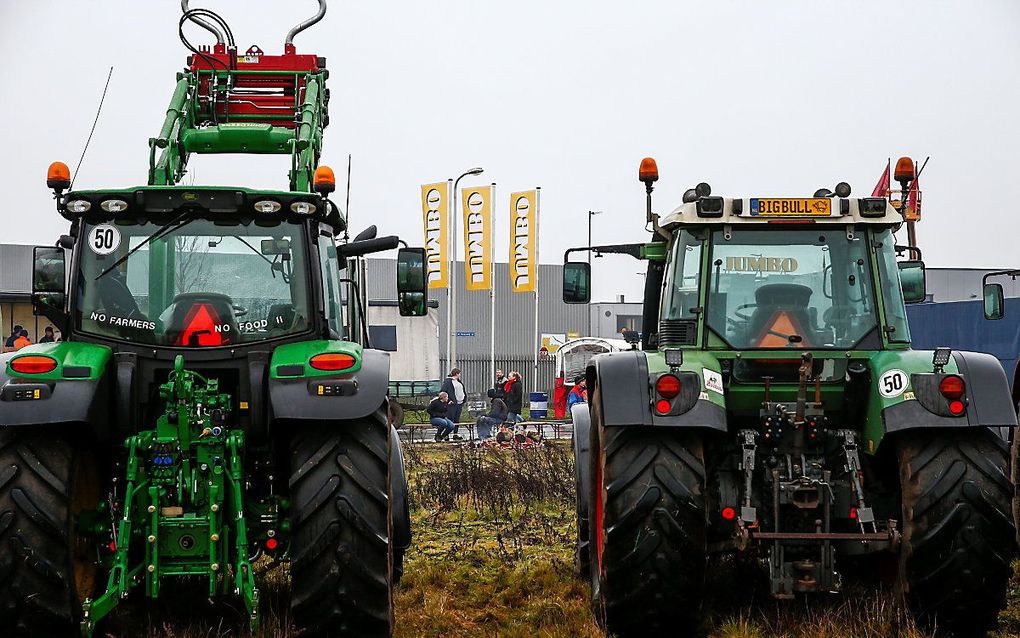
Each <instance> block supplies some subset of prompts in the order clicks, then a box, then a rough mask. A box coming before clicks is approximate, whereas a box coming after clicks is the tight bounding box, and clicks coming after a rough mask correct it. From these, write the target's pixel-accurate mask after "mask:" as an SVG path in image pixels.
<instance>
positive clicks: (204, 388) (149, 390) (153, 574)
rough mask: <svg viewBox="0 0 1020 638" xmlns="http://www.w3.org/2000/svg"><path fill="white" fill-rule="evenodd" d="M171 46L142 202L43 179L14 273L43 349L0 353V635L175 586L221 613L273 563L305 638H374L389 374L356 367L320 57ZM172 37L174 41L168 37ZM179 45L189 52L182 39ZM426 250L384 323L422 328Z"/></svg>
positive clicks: (386, 578) (252, 601)
mask: <svg viewBox="0 0 1020 638" xmlns="http://www.w3.org/2000/svg"><path fill="white" fill-rule="evenodd" d="M319 4H320V9H319V13H318V14H317V16H316V18H313V19H312V20H310V21H307V22H305V23H302V24H301V25H298V27H295V29H294V30H292V31H291V33H290V34H289V35H288V38H287V43H286V46H285V51H284V54H283V55H277V56H272V55H266V54H264V53H262V52H261V50H259V49H258V48H257V47H252V48H250V49H248V51H247V52H245V53H243V54H239V53H238V51H237V49H236V46H235V45H234V42H233V36H232V34H231V33H230V31H229V27H227V26H226V24H225V23H224V22H223V21H222V19H220V18H219V17H218V16H216V15H215V14H213V13H211V12H209V11H205V10H202V9H193V10H189V9H187V3H186V2H185V3H184V5H185V7H184V8H185V13H184V15H183V17H182V18H181V24H182V27H183V25H184V23H185V22H186V21H189V20H190V21H195V22H198V23H199V25H200V26H203V27H205V28H208V29H209V30H210V31H211V32H212V33H213V34H214V35H216V37H217V43H216V44H215V45H212V46H203V47H201V48H196V47H191V45H190V44H189V47H190V48H191V49H192V52H193V55H192V56H191V57H189V60H188V67H187V69H186V70H185V71H184V72H182V73H180V74H179V76H178V82H177V88H176V90H175V91H174V94H173V99H172V101H171V104H170V107H169V109H168V111H167V116H166V120H165V123H164V125H163V128H162V130H161V132H160V134H159V136H158V137H155V138H152V139H150V140H149V149H150V166H149V183H148V185H146V186H141V187H135V188H120V189H104V190H77V189H74V188H72V187H71V185H70V179H69V174H68V171H67V167H66V166H64V165H62V164H60V163H55V164H54V165H53V166H51V169H50V174H49V176H48V179H47V183H48V186H49V187H50V188H52V189H53V190H54V194H55V196H56V201H57V210H58V211H59V213H60V214H61V215H62V216H63V217H64V218H65V219H66V220H67V221H68V222H70V231H69V233H68V234H67V235H65V236H62V237H61V238H60V240H59V241H58V242H57V246H56V247H39V248H36V251H35V257H34V259H35V276H34V284H33V302H34V304H35V307H36V309H37V312H39V313H41V314H44V315H45V316H46V317H48V318H49V319H50V320H51V321H52V322H53V323H54V325H57V326H59V328H60V330H61V332H62V333H63V336H64V341H62V342H58V343H50V344H39V345H34V346H31V347H27V348H24V349H22V350H20V351H18V352H16V353H9V354H5V355H3V356H2V357H0V546H2V547H3V548H4V550H3V552H0V626H2V627H4V629H5V631H4V634H5V635H12V634H14V635H35V636H68V635H72V634H75V633H79V632H80V633H81V635H83V636H91V635H92V634H93V632H94V631H96V630H97V624H98V623H100V622H101V621H102V620H103V619H104V617H106V616H107V615H108V614H110V612H111V611H112V610H113V609H114V607H115V606H116V605H117V604H118V603H120V602H121V601H122V600H124V599H126V598H128V597H129V596H131V595H135V596H137V597H142V598H148V599H154V598H156V597H158V596H160V594H161V591H163V590H164V589H165V588H167V587H168V586H170V585H175V586H177V587H178V589H180V588H182V587H184V588H191V589H192V590H193V591H199V592H202V597H205V596H208V598H210V599H213V598H218V597H233V599H234V600H236V601H239V602H240V605H241V606H242V608H243V609H244V613H245V618H246V619H247V622H248V623H249V624H250V626H251V629H252V630H255V629H256V628H257V626H258V621H259V590H258V586H257V582H256V571H257V570H259V569H266V568H269V567H271V566H272V565H274V564H276V563H278V562H280V561H288V562H289V575H290V583H291V601H290V608H291V613H290V618H291V619H292V620H293V622H294V623H295V625H297V627H298V628H299V629H301V630H302V631H304V632H305V633H306V634H307V635H324V636H325V635H329V636H359V637H364V636H389V635H391V632H392V624H393V612H392V604H391V602H392V587H393V584H394V582H395V581H396V580H398V579H399V577H400V574H401V572H402V556H403V552H404V550H405V549H406V548H407V546H408V545H409V543H410V519H409V517H408V511H407V486H406V480H405V476H404V468H403V460H402V456H401V449H400V442H399V439H398V438H397V436H396V433H395V431H394V430H393V428H392V427H391V425H390V423H389V422H388V420H387V399H386V392H387V386H388V382H389V360H388V355H387V354H386V353H385V352H382V351H379V350H375V349H373V348H372V347H371V343H370V341H369V336H368V328H367V326H366V323H365V320H366V316H365V312H364V290H363V286H359V280H360V279H361V278H362V274H361V272H362V271H361V270H360V268H359V259H360V258H361V257H362V256H363V255H365V254H368V253H372V252H378V251H381V250H390V249H395V248H397V247H398V243H399V240H398V238H396V237H378V238H377V237H375V236H374V233H375V231H374V227H373V229H370V230H369V231H368V232H365V233H362V235H360V236H359V237H357V238H355V239H354V240H349V239H348V231H347V218H346V216H345V215H344V214H343V213H341V211H340V210H339V208H338V207H337V206H336V205H335V204H334V203H333V201H332V200H330V199H329V194H330V192H332V191H333V190H334V186H335V184H334V179H333V174H332V171H331V170H330V169H328V168H327V167H325V166H319V154H320V150H321V143H322V131H323V128H324V127H325V126H326V123H327V101H328V98H329V93H328V91H327V90H326V88H325V86H324V83H325V80H326V78H327V71H326V69H325V61H324V60H323V59H322V58H319V57H317V56H315V55H307V54H298V53H297V52H296V51H295V49H294V45H293V42H292V40H293V37H294V35H296V34H297V33H298V32H300V31H301V30H302V29H303V28H306V27H307V26H309V25H310V24H314V22H315V21H316V20H317V19H318V18H321V17H322V15H323V13H324V12H325V3H324V2H323V1H320V3H319ZM182 39H183V31H182ZM185 42H186V44H187V41H186V40H185ZM194 153H263V154H268V153H273V154H282V155H287V156H289V157H290V160H291V162H290V186H289V188H288V189H287V190H280V191H266V190H253V189H249V188H241V187H220V186H183V185H181V184H180V182H181V179H182V177H183V176H184V174H185V171H186V167H187V162H188V159H189V157H190V156H191V155H192V154H194ZM423 261H424V251H423V250H421V249H412V248H404V249H401V251H400V254H399V258H398V290H399V292H400V300H401V303H400V308H401V314H404V315H421V314H423V313H424V311H425V307H426V303H427V299H426V294H427V291H426V289H425V286H424V264H423Z"/></svg>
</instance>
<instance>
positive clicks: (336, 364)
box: [308, 352, 358, 371]
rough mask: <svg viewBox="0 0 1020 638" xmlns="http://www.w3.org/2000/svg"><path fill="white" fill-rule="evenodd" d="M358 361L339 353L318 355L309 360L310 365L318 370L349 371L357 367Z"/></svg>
mask: <svg viewBox="0 0 1020 638" xmlns="http://www.w3.org/2000/svg"><path fill="white" fill-rule="evenodd" d="M357 363H358V360H357V359H355V358H354V357H353V356H352V355H349V354H343V353H339V352H326V353H323V354H317V355H315V356H314V357H312V358H311V359H309V360H308V365H310V366H312V367H313V368H315V369H316V370H333V371H338V370H348V369H350V368H353V367H354V366H355V365H357Z"/></svg>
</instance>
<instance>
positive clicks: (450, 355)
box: [446, 167, 485, 373]
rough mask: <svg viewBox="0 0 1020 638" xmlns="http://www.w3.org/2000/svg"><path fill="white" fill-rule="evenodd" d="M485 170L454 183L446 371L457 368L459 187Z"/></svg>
mask: <svg viewBox="0 0 1020 638" xmlns="http://www.w3.org/2000/svg"><path fill="white" fill-rule="evenodd" d="M484 170H485V169H483V168H481V167H475V168H472V169H468V170H466V171H464V172H463V173H461V176H460V177H458V178H457V179H456V180H454V182H453V193H451V195H450V196H451V197H452V198H453V219H451V220H450V235H451V237H450V255H451V259H450V293H449V294H448V295H447V296H446V317H447V322H448V325H449V329H450V334H449V335H447V337H446V371H447V373H449V371H450V370H453V369H454V368H456V367H457V200H459V199H460V196H459V195H458V194H457V185H458V184H460V180H461V179H463V178H465V177H467V176H468V175H481V174H482V171H484Z"/></svg>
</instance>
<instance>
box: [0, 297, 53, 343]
mask: <svg viewBox="0 0 1020 638" xmlns="http://www.w3.org/2000/svg"><path fill="white" fill-rule="evenodd" d="M0 315H2V320H3V321H2V324H3V326H2V329H0V333H2V336H3V340H4V341H6V340H7V337H8V336H9V335H10V334H11V330H13V329H14V326H15V325H20V326H21V327H23V328H24V329H25V330H28V338H29V339H31V340H32V343H36V342H38V341H39V338H40V337H42V336H43V331H44V330H45V329H46V326H49V325H52V324H51V323H50V320H49V319H47V318H46V317H36V316H35V315H33V314H32V304H31V303H30V302H28V301H0Z"/></svg>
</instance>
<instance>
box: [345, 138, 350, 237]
mask: <svg viewBox="0 0 1020 638" xmlns="http://www.w3.org/2000/svg"><path fill="white" fill-rule="evenodd" d="M344 214H345V215H347V219H345V220H344V241H345V242H346V241H347V240H348V239H349V238H350V232H349V230H348V228H349V227H350V225H351V154H350V153H348V154H347V201H345V202H344Z"/></svg>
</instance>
